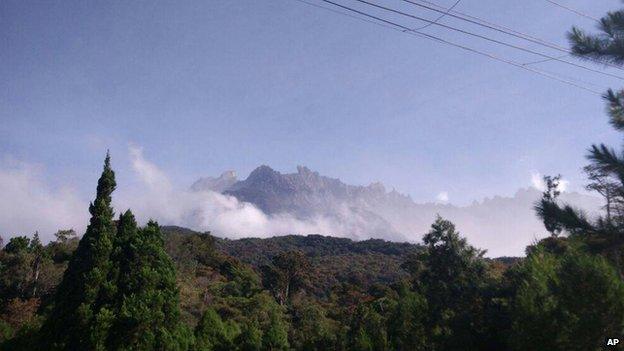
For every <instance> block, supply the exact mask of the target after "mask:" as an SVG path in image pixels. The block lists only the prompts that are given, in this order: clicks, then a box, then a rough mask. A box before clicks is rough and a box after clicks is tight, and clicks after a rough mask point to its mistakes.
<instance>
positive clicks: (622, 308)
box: [512, 248, 624, 351]
mask: <svg viewBox="0 0 624 351" xmlns="http://www.w3.org/2000/svg"><path fill="white" fill-rule="evenodd" d="M513 312H514V313H513V314H512V316H513V324H512V325H513V327H512V346H513V348H514V349H515V350H536V349H543V350H554V351H557V350H578V351H581V350H598V349H600V348H601V347H602V346H603V343H604V337H605V335H618V334H620V333H621V331H622V327H623V326H624V282H622V280H621V279H620V278H619V276H618V275H617V273H616V271H615V269H614V268H613V267H612V266H611V265H610V264H609V263H608V262H607V261H606V260H605V259H604V258H602V257H600V256H595V255H594V256H592V255H588V254H585V253H582V252H579V251H578V250H568V251H567V252H566V253H565V255H563V256H556V255H553V254H550V253H548V252H545V251H543V250H540V249H539V248H538V249H537V250H536V251H535V252H534V253H532V254H531V255H530V256H529V257H528V258H527V261H526V262H525V263H524V264H523V267H522V279H521V280H520V284H519V288H518V291H517V294H516V296H515V298H514V307H513Z"/></svg>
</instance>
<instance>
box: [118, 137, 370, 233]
mask: <svg viewBox="0 0 624 351" xmlns="http://www.w3.org/2000/svg"><path fill="white" fill-rule="evenodd" d="M129 151H130V157H131V162H132V169H133V171H134V174H135V176H136V177H137V178H138V180H139V181H140V187H135V188H133V189H128V190H127V191H124V192H120V193H119V195H117V196H116V197H114V198H117V199H119V200H118V201H115V204H116V206H115V207H116V208H118V209H126V208H131V209H132V212H133V213H134V214H135V215H136V216H137V218H138V219H139V221H141V222H145V221H147V220H148V219H150V218H153V219H156V220H158V221H159V222H160V223H161V224H174V225H180V226H185V227H188V228H191V229H195V230H202V231H203V230H210V231H212V232H213V233H215V234H217V235H227V236H228V237H230V238H240V237H249V236H256V237H266V236H274V235H283V234H311V233H322V234H332V235H336V236H345V235H346V236H350V237H354V238H357V237H358V235H359V234H361V235H364V232H365V228H366V221H365V220H364V219H363V218H362V217H361V215H359V214H355V213H352V212H351V211H350V210H349V209H348V208H343V209H338V212H342V213H338V216H337V218H333V217H332V218H329V217H321V216H319V217H317V218H314V219H310V220H300V219H297V218H295V217H293V216H292V215H289V214H278V215H267V214H265V213H264V212H263V211H262V210H260V209H259V208H257V207H256V206H254V205H253V204H251V203H247V202H241V201H239V200H238V199H236V198H235V197H232V196H228V195H223V194H220V193H217V192H213V191H201V192H196V191H191V190H189V189H187V188H182V189H177V188H175V187H174V186H173V185H172V182H171V181H170V180H169V178H168V177H167V175H166V174H165V173H164V172H163V171H162V170H161V169H159V168H158V167H157V166H156V165H155V164H153V163H151V162H150V161H148V160H147V159H146V158H145V157H144V156H143V150H142V149H141V148H139V147H135V146H131V147H130V148H129Z"/></svg>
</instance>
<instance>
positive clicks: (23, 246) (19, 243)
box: [4, 236, 30, 254]
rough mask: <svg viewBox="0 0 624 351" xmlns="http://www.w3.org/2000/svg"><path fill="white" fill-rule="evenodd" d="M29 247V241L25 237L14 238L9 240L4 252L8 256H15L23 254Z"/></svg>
mask: <svg viewBox="0 0 624 351" xmlns="http://www.w3.org/2000/svg"><path fill="white" fill-rule="evenodd" d="M29 246H30V239H28V237H26V236H16V237H14V238H11V239H10V240H9V243H8V244H6V246H5V247H4V251H5V252H7V253H10V254H17V253H20V252H24V251H26V250H27V249H28V247H29Z"/></svg>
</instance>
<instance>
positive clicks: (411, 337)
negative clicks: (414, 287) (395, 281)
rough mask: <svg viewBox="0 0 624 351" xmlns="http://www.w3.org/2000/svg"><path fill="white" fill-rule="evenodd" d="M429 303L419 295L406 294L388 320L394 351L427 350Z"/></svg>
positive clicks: (389, 334)
mask: <svg viewBox="0 0 624 351" xmlns="http://www.w3.org/2000/svg"><path fill="white" fill-rule="evenodd" d="M426 318H427V301H426V300H425V299H424V298H423V297H422V296H421V295H419V294H417V293H414V292H406V293H405V294H404V296H402V297H401V298H400V299H399V301H398V303H397V305H396V307H395V308H394V311H392V313H391V315H390V317H389V319H388V339H389V344H390V347H391V349H392V350H396V351H412V350H413V351H418V350H427V332H426V327H425V325H426Z"/></svg>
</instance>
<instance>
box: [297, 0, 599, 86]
mask: <svg viewBox="0 0 624 351" xmlns="http://www.w3.org/2000/svg"><path fill="white" fill-rule="evenodd" d="M296 1H299V2H302V3H306V4H308V5H314V6H316V7H319V8H322V9H325V10H328V11H331V12H334V13H338V14H342V15H345V16H348V17H351V18H355V19H359V20H362V21H365V22H370V21H369V20H367V19H365V18H362V17H357V16H350V15H348V14H346V13H343V12H340V11H335V10H334V9H331V8H328V7H324V6H320V5H316V4H311V3H309V2H307V1H305V0H296ZM321 1H323V2H325V3H328V4H331V5H333V6H336V7H338V8H341V9H344V10H347V11H349V12H352V13H356V14H358V15H362V16H365V17H367V18H371V19H374V20H375V21H378V22H379V23H376V24H379V25H382V26H383V27H386V28H389V29H392V30H396V31H399V32H402V33H405V34H410V35H413V36H416V37H419V38H425V39H429V40H433V41H435V42H438V43H441V44H445V45H449V46H453V47H456V48H460V49H462V50H466V51H469V52H472V53H475V54H478V55H481V56H485V57H487V58H489V59H492V60H495V61H499V62H503V63H506V64H509V65H512V66H515V67H518V68H520V69H523V70H526V71H529V72H532V73H534V74H537V75H540V76H543V77H546V78H549V79H552V80H555V81H558V82H560V83H563V84H566V85H570V86H573V87H576V88H578V89H581V90H585V91H587V92H590V93H592V94H595V95H599V96H602V93H601V92H599V91H596V90H593V89H591V88H587V87H585V86H583V85H580V84H577V83H575V82H573V81H570V80H567V79H562V78H560V77H558V76H556V75H554V74H551V73H548V72H543V71H541V70H538V69H535V68H532V67H527V66H523V65H522V64H520V63H517V62H514V61H511V60H508V59H505V58H501V57H498V56H495V55H493V54H490V53H487V52H483V51H480V50H477V49H473V48H470V47H467V46H464V45H461V44H457V43H453V42H450V41H448V40H445V39H442V38H439V37H437V36H435V35H431V34H426V33H421V32H417V31H414V30H412V29H411V28H408V27H406V26H403V25H401V24H398V23H395V22H392V21H389V20H386V19H383V18H380V17H377V16H374V15H371V14H369V13H366V12H363V11H360V10H357V9H354V8H351V7H348V6H345V5H341V4H338V3H335V2H333V1H330V0H321Z"/></svg>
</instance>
